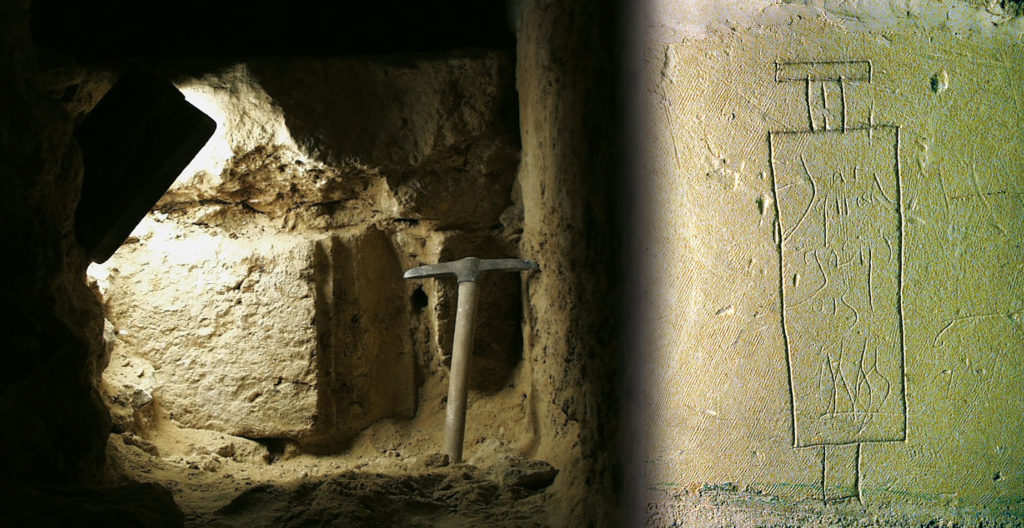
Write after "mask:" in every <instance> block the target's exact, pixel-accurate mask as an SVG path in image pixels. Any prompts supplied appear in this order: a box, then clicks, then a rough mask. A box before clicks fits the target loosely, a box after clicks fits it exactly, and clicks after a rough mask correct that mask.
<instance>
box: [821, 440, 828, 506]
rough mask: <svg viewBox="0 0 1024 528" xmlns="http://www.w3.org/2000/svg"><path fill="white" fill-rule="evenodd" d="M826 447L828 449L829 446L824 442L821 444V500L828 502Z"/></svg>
mask: <svg viewBox="0 0 1024 528" xmlns="http://www.w3.org/2000/svg"><path fill="white" fill-rule="evenodd" d="M826 449H828V448H827V447H825V445H824V444H822V446H821V502H827V501H828V498H827V497H828V496H827V494H826V492H825V484H826V481H825V467H826V466H825V460H826V459H827V458H828V457H827V456H826V452H825V450H826Z"/></svg>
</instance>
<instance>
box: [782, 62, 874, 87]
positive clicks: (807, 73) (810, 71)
mask: <svg viewBox="0 0 1024 528" xmlns="http://www.w3.org/2000/svg"><path fill="white" fill-rule="evenodd" d="M816 66H824V67H825V68H827V69H840V68H841V67H842V66H848V67H849V71H850V73H852V75H838V76H828V75H824V74H819V75H814V71H815V69H816ZM855 66H860V67H862V68H864V69H866V71H864V72H858V71H857V70H858V69H860V68H855ZM788 70H795V72H790V71H788ZM801 71H803V74H801ZM829 73H832V72H829ZM873 74H874V67H873V66H872V65H871V61H867V60H850V61H783V62H776V63H775V82H789V81H844V80H845V81H867V82H871V78H872V76H873Z"/></svg>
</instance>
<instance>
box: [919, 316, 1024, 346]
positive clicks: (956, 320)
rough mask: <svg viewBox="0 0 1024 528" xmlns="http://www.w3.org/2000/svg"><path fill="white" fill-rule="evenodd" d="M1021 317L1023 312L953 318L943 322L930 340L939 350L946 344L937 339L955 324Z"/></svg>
mask: <svg viewBox="0 0 1024 528" xmlns="http://www.w3.org/2000/svg"><path fill="white" fill-rule="evenodd" d="M1021 316H1024V312H999V313H988V314H978V315H964V316H960V317H954V318H952V319H946V321H945V322H946V324H945V325H944V326H943V327H942V329H941V330H939V332H938V333H937V334H935V339H932V346H934V347H935V348H941V347H944V346H946V342H945V341H942V342H941V343H940V342H939V339H940V338H942V336H943V334H945V333H946V332H948V331H949V329H950V328H952V327H953V326H954V325H956V324H957V323H961V322H964V321H976V320H979V319H998V318H1006V319H1009V320H1011V321H1012V320H1014V319H1015V318H1016V319H1018V320H1019V319H1020V318H1021Z"/></svg>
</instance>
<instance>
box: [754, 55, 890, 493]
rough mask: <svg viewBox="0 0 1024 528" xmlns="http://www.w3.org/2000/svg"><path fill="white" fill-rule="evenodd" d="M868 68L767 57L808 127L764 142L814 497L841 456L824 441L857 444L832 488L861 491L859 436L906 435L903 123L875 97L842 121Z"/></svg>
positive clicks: (797, 431)
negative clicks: (813, 463)
mask: <svg viewBox="0 0 1024 528" xmlns="http://www.w3.org/2000/svg"><path fill="white" fill-rule="evenodd" d="M872 75H873V66H872V64H871V62H870V61H860V60H853V61H801V62H776V63H775V80H776V81H777V82H793V83H797V85H798V86H799V85H800V84H803V86H801V88H802V92H803V95H804V97H805V101H804V103H805V106H806V113H807V116H806V119H807V121H806V122H807V124H808V129H805V130H779V131H771V132H769V134H768V150H769V170H770V174H771V182H772V191H773V201H774V204H775V213H776V231H775V242H776V246H777V250H778V254H779V302H780V320H781V324H782V334H783V345H784V347H785V354H786V356H785V357H786V369H787V382H788V389H789V396H790V404H791V411H792V445H793V447H794V448H807V447H812V446H821V456H822V460H821V472H822V473H821V475H822V478H821V493H822V495H821V496H822V499H823V500H829V498H828V496H827V492H826V490H827V489H828V487H827V484H828V482H827V476H829V475H831V474H832V473H835V470H832V469H829V468H828V464H827V463H826V455H829V456H842V457H846V456H849V455H846V454H844V452H843V451H836V452H833V451H830V450H829V448H838V446H851V445H855V446H856V453H855V455H854V456H855V459H856V460H855V461H854V460H851V459H849V458H847V459H845V460H848V461H849V463H843V464H840V465H841V466H843V467H848V468H854V469H853V471H854V472H855V475H854V479H853V488H854V489H853V490H852V492H851V493H852V494H851V495H844V496H842V497H837V498H836V499H846V498H856V499H857V500H860V501H863V496H862V491H861V490H862V475H861V469H860V468H861V445H862V444H864V443H880V442H900V441H904V442H905V441H906V439H907V415H908V412H907V400H906V373H905V367H906V350H905V345H904V318H903V274H904V271H903V240H904V234H903V226H904V215H903V211H902V204H903V197H902V195H903V192H902V191H903V190H902V181H901V176H900V128H899V126H896V125H890V124H878V123H876V122H875V115H874V106H873V105H872V106H871V108H870V111H869V114H868V122H867V123H864V124H853V123H849V121H848V119H849V111H848V105H849V101H848V99H847V97H848V95H849V93H850V91H851V88H852V86H853V85H851V83H858V82H871V79H872ZM837 94H838V97H836V95H837ZM837 103H838V106H839V107H838V108H836V104H837ZM837 123H838V127H837V126H836V124H837ZM790 226H792V227H790ZM800 277H804V280H802V281H801V280H800ZM787 278H792V280H791V281H787ZM851 454H852V453H851ZM854 462H855V463H854ZM844 464H845V465H844Z"/></svg>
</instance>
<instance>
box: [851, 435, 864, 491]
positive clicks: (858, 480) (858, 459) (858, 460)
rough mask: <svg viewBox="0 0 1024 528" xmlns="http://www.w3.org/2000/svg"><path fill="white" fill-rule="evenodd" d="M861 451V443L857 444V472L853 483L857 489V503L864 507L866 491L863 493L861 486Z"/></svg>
mask: <svg viewBox="0 0 1024 528" xmlns="http://www.w3.org/2000/svg"><path fill="white" fill-rule="evenodd" d="M860 449H861V443H860V442H857V472H856V473H854V481H853V483H854V485H855V486H856V487H857V502H859V503H861V505H863V504H864V491H863V488H862V485H861V477H860V460H861V456H860Z"/></svg>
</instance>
